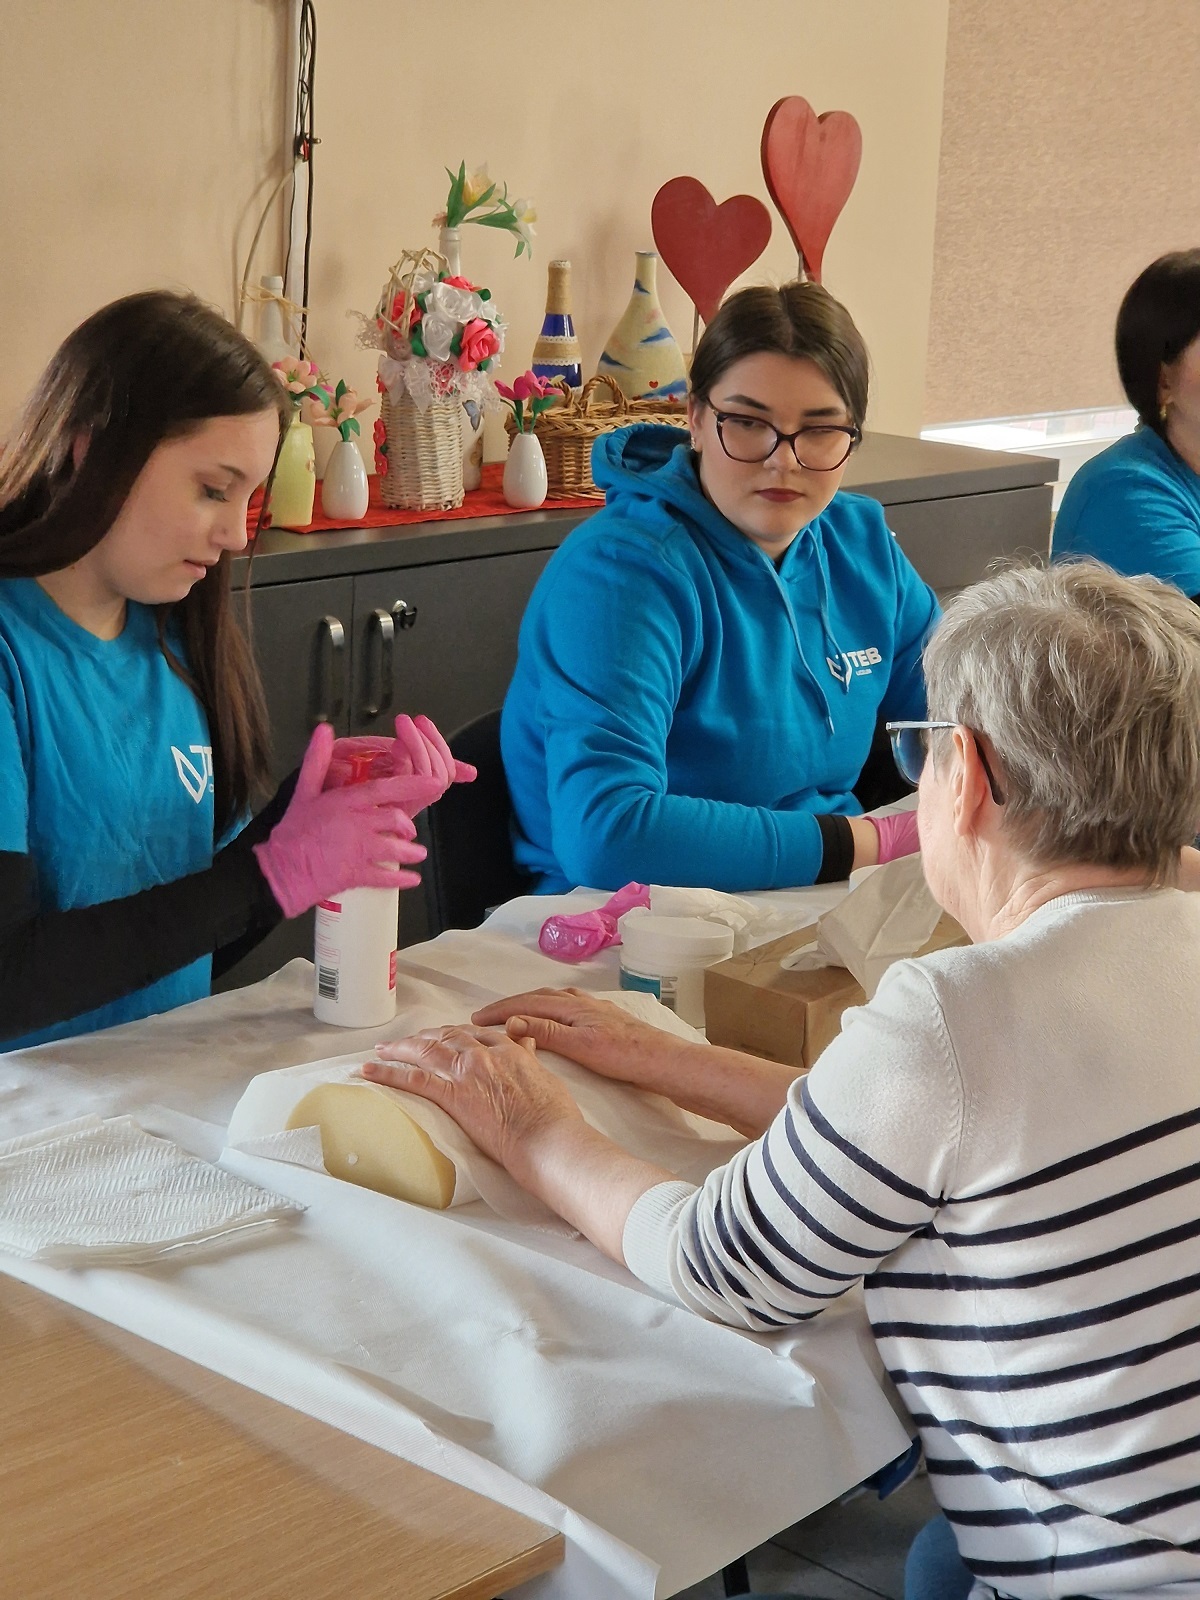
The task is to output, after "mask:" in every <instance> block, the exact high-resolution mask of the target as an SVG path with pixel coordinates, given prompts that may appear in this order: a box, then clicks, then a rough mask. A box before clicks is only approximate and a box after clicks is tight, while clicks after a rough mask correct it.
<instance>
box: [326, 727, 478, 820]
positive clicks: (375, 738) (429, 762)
mask: <svg viewBox="0 0 1200 1600" xmlns="http://www.w3.org/2000/svg"><path fill="white" fill-rule="evenodd" d="M367 755H371V756H374V757H375V762H374V765H373V766H372V768H371V776H372V777H373V778H395V779H397V780H399V779H407V780H409V787H408V790H407V791H406V798H405V799H404V800H403V801H402V802H401V803H402V804H403V806H404V809H405V810H406V811H407V812H408V814H409V816H410V817H415V816H416V815H417V813H418V812H419V811H423V810H424V808H425V807H426V806H428V805H432V804H433V802H434V801H435V800H440V799H441V797H442V795H444V794H445V792H446V790H447V789H448V788H449V787H450V785H451V784H452V783H472V782H473V781H474V779H475V775H476V774H475V768H474V767H472V766H471V765H469V763H467V762H466V761H456V760H455V759H454V757H453V756H452V755H451V754H450V747H449V746H448V745H447V743H446V741H445V739H443V738H442V736H441V734H440V733H439V732H438V730H437V728H436V727H434V725H433V723H432V722H430V720H429V718H428V717H417V718H415V719H414V718H412V717H409V716H403V715H401V716H399V717H397V718H396V737H395V738H394V739H388V738H385V737H383V736H382V735H378V734H359V735H356V736H355V737H353V738H349V739H338V740H337V741H336V742H335V743H334V746H333V755H332V757H331V759H330V762H329V772H328V774H327V776H326V778H325V787H326V788H327V789H337V788H341V787H342V785H343V784H346V783H348V782H349V781H350V778H351V773H352V770H353V769H354V768H356V767H357V765H358V762H359V761H360V760H361V759H362V757H363V756H367Z"/></svg>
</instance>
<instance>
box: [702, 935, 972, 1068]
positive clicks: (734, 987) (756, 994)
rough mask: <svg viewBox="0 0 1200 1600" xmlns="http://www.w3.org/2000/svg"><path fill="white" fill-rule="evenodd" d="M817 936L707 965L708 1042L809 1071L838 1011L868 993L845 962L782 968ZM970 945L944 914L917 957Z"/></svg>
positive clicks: (835, 1025)
mask: <svg viewBox="0 0 1200 1600" xmlns="http://www.w3.org/2000/svg"><path fill="white" fill-rule="evenodd" d="M816 937H817V926H816V923H813V924H812V925H811V926H809V927H807V928H799V929H797V931H796V932H795V933H787V934H784V936H783V937H782V938H781V939H773V940H772V941H771V943H770V944H760V945H758V946H757V947H756V948H755V949H752V950H743V951H742V953H741V955H736V956H730V958H729V960H728V961H719V962H718V963H717V964H716V966H712V967H709V968H707V970H706V971H705V974H704V1031H705V1032H706V1033H707V1035H708V1038H709V1042H710V1043H711V1044H723V1045H727V1046H728V1047H729V1048H730V1049H731V1050H744V1051H746V1052H747V1053H748V1054H749V1055H754V1056H765V1057H766V1059H767V1060H768V1061H781V1062H783V1063H784V1065H785V1066H789V1067H801V1068H803V1069H804V1070H805V1071H807V1070H808V1069H809V1068H810V1067H811V1066H812V1064H813V1062H814V1061H815V1060H816V1059H817V1057H818V1056H819V1055H820V1054H821V1051H822V1050H824V1048H825V1046H826V1045H827V1044H828V1043H829V1041H830V1040H831V1039H834V1038H836V1037H837V1035H838V1033H839V1032H840V1031H841V1026H842V1012H843V1011H845V1010H846V1009H847V1007H849V1006H861V1005H863V1004H864V1003H865V1002H866V998H867V997H866V995H865V994H864V993H863V990H862V987H861V985H860V984H859V982H858V980H857V979H856V978H854V977H852V976H851V974H850V973H849V972H847V970H846V968H845V967H817V968H816V969H814V970H813V971H810V972H789V971H787V970H786V969H785V968H783V967H781V966H780V962H781V961H782V960H783V958H784V957H785V956H789V955H791V953H792V952H793V951H794V950H799V949H801V948H803V946H804V945H807V944H813V943H815V942H816ZM969 943H970V941H969V940H968V938H967V936H966V934H965V933H964V932H963V930H962V928H961V927H960V926H959V925H958V923H957V922H955V920H954V918H953V917H951V916H948V915H947V914H946V913H945V912H943V913H942V916H941V918H940V920H939V922H938V925H937V927H936V928H935V929H934V930H933V933H932V934H931V935H930V936H929V938H928V939H927V940H926V942H925V943H924V944H923V945H922V946H921V948H920V950H919V951H918V952H917V954H918V955H928V953H929V952H930V951H931V950H945V949H948V948H949V947H950V946H951V945H961V944H969Z"/></svg>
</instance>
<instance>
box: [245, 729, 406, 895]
mask: <svg viewBox="0 0 1200 1600" xmlns="http://www.w3.org/2000/svg"><path fill="white" fill-rule="evenodd" d="M332 751H333V729H332V728H331V727H330V726H329V724H328V723H327V722H322V723H319V724H318V725H317V727H316V728H314V729H313V735H312V738H311V739H310V740H309V742H308V749H307V750H306V751H305V752H304V761H303V763H302V764H301V767H300V775H299V777H298V778H297V780H296V788H295V790H294V792H293V794H292V798H291V800H290V802H289V803H288V808H287V810H286V811H285V812H284V814H283V816H282V817H281V818H280V819H279V821H278V822H277V823H276V824H275V827H274V828H273V829H272V830H271V833H270V834H269V835H268V837H267V838H266V839H264V840H263V842H262V843H261V844H256V845H253V846H252V847H251V848H252V849H253V851H254V854H255V857H256V858H257V860H258V864H259V867H260V868H261V870H262V875H263V877H264V878H265V879H266V880H267V884H268V885H269V887H270V890H271V893H272V894H273V895H274V896H275V899H276V901H277V902H278V904H279V908H280V910H281V911H282V912H283V914H284V916H285V917H297V916H299V915H300V913H301V912H302V911H307V910H308V909H309V908H310V907H311V906H315V905H317V904H318V903H319V902H320V901H322V900H327V899H328V898H329V897H330V896H331V895H337V894H341V893H342V891H343V890H346V889H365V888H377V889H412V888H415V887H416V886H417V884H419V883H420V881H421V878H420V874H419V873H416V872H405V871H403V870H402V869H401V867H400V865H399V864H400V862H402V861H404V862H416V861H423V860H424V859H425V848H424V846H423V845H419V844H414V843H412V842H411V841H412V839H413V836H414V835H415V833H416V831H417V830H416V829H415V828H414V827H413V824H412V820H411V819H410V817H409V816H408V814H407V812H406V810H405V807H404V802H403V784H404V780H403V779H396V778H372V779H369V780H368V781H367V782H366V783H357V784H353V785H352V786H351V787H350V788H346V789H324V787H323V785H324V782H325V777H326V774H327V772H328V770H329V759H330V755H331V754H332Z"/></svg>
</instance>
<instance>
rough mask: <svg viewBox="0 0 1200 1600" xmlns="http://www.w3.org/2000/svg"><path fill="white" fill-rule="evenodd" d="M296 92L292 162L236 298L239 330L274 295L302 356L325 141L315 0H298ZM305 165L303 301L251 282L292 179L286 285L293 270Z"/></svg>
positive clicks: (267, 209)
mask: <svg viewBox="0 0 1200 1600" xmlns="http://www.w3.org/2000/svg"><path fill="white" fill-rule="evenodd" d="M297 62H298V65H297V74H296V97H295V123H294V127H293V133H292V148H291V164H290V166H289V167H288V170H287V171H286V172H285V173H284V175H283V177H282V178H280V180H279V182H278V183H277V184H276V185H275V187H274V188H273V189H272V190H271V193H270V195H269V196H268V198H267V203H266V205H265V206H264V207H263V210H262V215H261V216H260V217H259V219H258V226H257V227H256V228H255V230H254V237H253V239H252V240H251V241H250V248H249V250H248V251H247V252H246V265H245V269H244V270H243V272H242V281H241V292H240V294H239V297H238V307H237V326H238V328H239V329H240V328H241V327H242V322H243V319H244V316H245V308H246V306H247V304H250V303H254V304H257V303H259V302H260V301H262V300H264V299H271V300H276V301H278V303H279V307H280V310H281V312H282V313H283V321H284V326H285V327H286V328H288V329H289V332H290V335H291V337H293V338H295V339H297V341H298V343H299V346H300V354H301V355H304V354H306V352H307V347H308V292H309V272H310V265H311V258H312V234H313V151H314V149H315V147H316V146H317V145H318V144H319V143H320V142H321V141H320V140H319V139H318V138H317V136H316V131H315V125H314V121H313V99H314V89H315V86H316V71H317V10H316V5H315V3H314V0H300V16H299V47H298V52H297ZM301 167H304V168H305V169H306V171H305V183H306V188H305V206H304V241H303V258H302V259H303V265H302V283H301V290H300V303H299V304H298V305H297V304H296V302H295V301H293V300H290V299H288V298H287V296H286V293H285V294H283V295H276V294H272V293H270V292H269V291H268V290H266V289H263V288H261V287H260V286H259V285H257V284H251V282H250V274H251V269H252V267H253V263H254V256H255V253H256V251H257V249H258V243H259V240H260V239H261V238H262V233H263V229H264V228H265V226H266V222H267V218H268V216H269V215H270V213H271V207H272V206H273V205H274V204H275V202H276V200H277V199H278V198H279V196H280V194H282V192H283V190H284V189H285V188H286V187H287V185H288V184H291V186H292V191H291V203H290V204H289V206H288V214H287V248H286V252H285V255H284V263H283V281H284V284H285V286H286V284H287V281H288V273H289V271H290V270H291V262H292V249H293V245H294V237H293V230H294V213H295V199H296V181H297V175H298V173H299V170H300V168H301Z"/></svg>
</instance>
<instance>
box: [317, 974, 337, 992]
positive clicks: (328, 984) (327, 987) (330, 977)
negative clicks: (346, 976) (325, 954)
mask: <svg viewBox="0 0 1200 1600" xmlns="http://www.w3.org/2000/svg"><path fill="white" fill-rule="evenodd" d="M317 994H318V995H319V996H320V998H321V999H322V1000H336V999H337V997H338V969H337V968H336V967H318V968H317Z"/></svg>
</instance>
